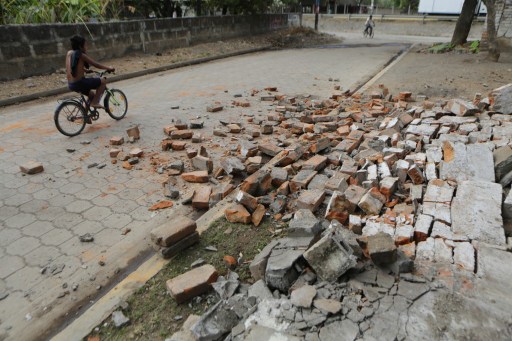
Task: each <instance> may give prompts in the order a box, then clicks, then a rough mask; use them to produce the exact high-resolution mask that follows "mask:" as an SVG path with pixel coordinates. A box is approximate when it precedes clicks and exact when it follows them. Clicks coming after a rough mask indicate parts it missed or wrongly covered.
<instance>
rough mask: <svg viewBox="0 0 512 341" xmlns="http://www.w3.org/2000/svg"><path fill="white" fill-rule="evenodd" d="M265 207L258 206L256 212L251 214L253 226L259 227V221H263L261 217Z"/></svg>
mask: <svg viewBox="0 0 512 341" xmlns="http://www.w3.org/2000/svg"><path fill="white" fill-rule="evenodd" d="M265 212H266V209H265V206H263V205H261V204H259V205H258V206H257V207H256V210H254V212H253V213H252V216H251V220H252V223H253V224H254V226H260V223H261V221H262V220H263V217H264V216H265Z"/></svg>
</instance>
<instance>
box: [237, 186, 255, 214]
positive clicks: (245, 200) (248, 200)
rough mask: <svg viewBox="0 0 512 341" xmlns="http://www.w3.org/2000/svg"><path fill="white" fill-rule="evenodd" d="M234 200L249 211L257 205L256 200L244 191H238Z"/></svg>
mask: <svg viewBox="0 0 512 341" xmlns="http://www.w3.org/2000/svg"><path fill="white" fill-rule="evenodd" d="M236 202H237V203H239V204H241V205H244V207H245V208H247V210H249V212H254V211H255V210H256V208H257V207H258V200H257V199H256V198H255V197H253V196H252V195H250V194H249V193H246V192H244V191H238V193H237V194H236Z"/></svg>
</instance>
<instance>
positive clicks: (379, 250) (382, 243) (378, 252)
mask: <svg viewBox="0 0 512 341" xmlns="http://www.w3.org/2000/svg"><path fill="white" fill-rule="evenodd" d="M368 253H369V254H370V258H371V259H372V261H373V262H374V263H375V264H377V265H381V264H390V263H393V262H395V261H396V246H395V242H394V240H393V238H392V237H391V236H390V235H389V234H387V233H384V232H379V233H377V234H374V235H372V236H369V237H368Z"/></svg>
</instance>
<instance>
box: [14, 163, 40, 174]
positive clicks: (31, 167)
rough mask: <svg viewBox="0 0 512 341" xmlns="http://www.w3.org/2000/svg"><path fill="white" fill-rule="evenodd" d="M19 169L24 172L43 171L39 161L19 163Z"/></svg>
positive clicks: (34, 172)
mask: <svg viewBox="0 0 512 341" xmlns="http://www.w3.org/2000/svg"><path fill="white" fill-rule="evenodd" d="M20 170H21V172H22V173H25V174H37V173H41V172H42V171H44V167H43V165H42V164H41V163H39V162H36V161H27V162H25V163H24V164H22V165H20Z"/></svg>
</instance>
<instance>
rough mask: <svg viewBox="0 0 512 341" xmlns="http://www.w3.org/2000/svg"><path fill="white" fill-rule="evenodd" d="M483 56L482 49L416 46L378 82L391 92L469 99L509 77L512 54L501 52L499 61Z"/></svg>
mask: <svg viewBox="0 0 512 341" xmlns="http://www.w3.org/2000/svg"><path fill="white" fill-rule="evenodd" d="M486 56H487V53H486V52H480V53H478V54H469V53H456V52H450V53H444V54H431V53H427V52H425V51H424V47H423V46H419V47H417V48H415V49H413V50H412V51H411V52H410V53H409V54H408V55H406V56H405V57H404V58H403V59H402V60H401V61H400V62H399V63H398V64H397V65H395V66H394V67H393V68H392V69H391V70H390V71H389V72H386V74H385V75H384V76H383V77H382V78H380V79H379V81H378V83H379V84H384V85H386V86H387V87H388V88H389V90H390V92H391V93H398V92H400V91H411V92H412V93H413V94H415V95H426V96H427V97H429V98H432V99H435V98H438V99H443V98H447V99H449V98H454V97H462V98H466V99H470V100H472V99H473V97H474V95H475V93H481V94H482V95H487V93H488V92H490V91H491V90H492V89H495V88H497V87H500V86H502V85H504V84H507V83H510V79H511V78H512V54H502V56H501V59H500V62H499V63H494V62H491V61H488V60H486Z"/></svg>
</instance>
